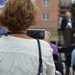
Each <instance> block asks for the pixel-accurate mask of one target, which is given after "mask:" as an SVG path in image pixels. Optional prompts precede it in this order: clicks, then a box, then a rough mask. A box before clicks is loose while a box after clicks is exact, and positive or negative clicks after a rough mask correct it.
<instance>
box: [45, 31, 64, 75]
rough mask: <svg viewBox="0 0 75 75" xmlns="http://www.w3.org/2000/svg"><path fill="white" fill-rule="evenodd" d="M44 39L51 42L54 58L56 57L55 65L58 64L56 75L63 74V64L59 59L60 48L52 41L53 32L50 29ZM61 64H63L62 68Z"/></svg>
mask: <svg viewBox="0 0 75 75" xmlns="http://www.w3.org/2000/svg"><path fill="white" fill-rule="evenodd" d="M44 40H45V41H47V42H48V43H49V45H50V47H51V48H52V49H53V59H54V62H55V66H56V74H55V75H63V66H62V64H61V63H60V62H59V60H58V49H57V46H56V45H55V44H53V43H51V34H50V32H49V31H46V33H45V37H44ZM58 64H59V65H58ZM59 66H61V69H60V67H59Z"/></svg>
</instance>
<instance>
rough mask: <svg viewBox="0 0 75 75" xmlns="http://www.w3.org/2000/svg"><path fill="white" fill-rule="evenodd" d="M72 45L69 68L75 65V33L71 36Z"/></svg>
mask: <svg viewBox="0 0 75 75" xmlns="http://www.w3.org/2000/svg"><path fill="white" fill-rule="evenodd" d="M73 38H74V44H73V45H72V46H73V47H74V48H73V49H72V50H71V53H72V54H71V67H72V68H73V66H74V65H75V33H74V34H73Z"/></svg>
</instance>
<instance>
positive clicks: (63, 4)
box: [59, 0, 72, 17]
mask: <svg viewBox="0 0 75 75" xmlns="http://www.w3.org/2000/svg"><path fill="white" fill-rule="evenodd" d="M71 4H72V0H59V16H62V17H64V16H65V12H66V11H71Z"/></svg>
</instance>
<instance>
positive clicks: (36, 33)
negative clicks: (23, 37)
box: [27, 29, 46, 39]
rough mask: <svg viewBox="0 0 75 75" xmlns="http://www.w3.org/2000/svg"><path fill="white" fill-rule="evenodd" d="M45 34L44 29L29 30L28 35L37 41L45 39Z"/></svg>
mask: <svg viewBox="0 0 75 75" xmlns="http://www.w3.org/2000/svg"><path fill="white" fill-rule="evenodd" d="M45 32H46V31H45V30H44V29H28V30H27V35H28V36H30V37H32V38H35V39H44V37H45Z"/></svg>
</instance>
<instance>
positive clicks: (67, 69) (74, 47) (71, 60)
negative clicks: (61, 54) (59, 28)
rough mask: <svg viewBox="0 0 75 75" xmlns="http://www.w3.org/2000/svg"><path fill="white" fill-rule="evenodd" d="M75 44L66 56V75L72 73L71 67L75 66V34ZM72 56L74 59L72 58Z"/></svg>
mask: <svg viewBox="0 0 75 75" xmlns="http://www.w3.org/2000/svg"><path fill="white" fill-rule="evenodd" d="M73 40H74V43H73V44H71V45H70V46H68V47H67V49H66V52H65V56H66V75H67V74H69V73H70V67H71V66H73V64H72V63H73V61H74V60H73V59H74V53H75V52H73V50H74V49H75V34H73ZM71 56H72V57H71Z"/></svg>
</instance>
